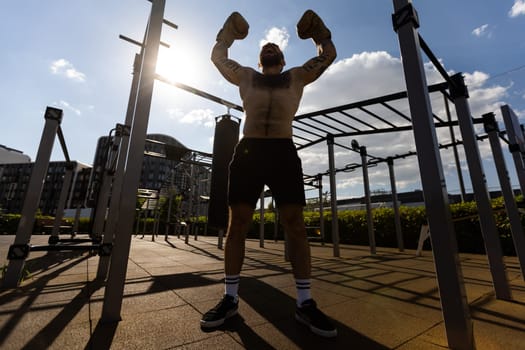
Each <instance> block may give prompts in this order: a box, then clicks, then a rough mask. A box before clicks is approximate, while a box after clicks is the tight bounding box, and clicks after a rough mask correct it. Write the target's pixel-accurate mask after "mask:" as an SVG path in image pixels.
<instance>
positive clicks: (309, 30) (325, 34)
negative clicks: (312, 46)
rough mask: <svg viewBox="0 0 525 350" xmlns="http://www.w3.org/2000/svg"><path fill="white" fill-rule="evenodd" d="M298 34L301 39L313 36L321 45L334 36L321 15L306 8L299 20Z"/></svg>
mask: <svg viewBox="0 0 525 350" xmlns="http://www.w3.org/2000/svg"><path fill="white" fill-rule="evenodd" d="M297 35H299V38H301V39H308V38H312V39H313V41H314V42H315V43H316V44H317V45H320V44H321V43H322V42H323V40H326V39H331V38H332V33H331V32H330V30H329V29H328V28H327V27H326V26H325V24H324V23H323V20H322V19H321V17H319V16H318V15H317V13H315V12H314V11H312V10H306V11H305V12H304V14H303V15H302V17H301V19H300V20H299V22H297Z"/></svg>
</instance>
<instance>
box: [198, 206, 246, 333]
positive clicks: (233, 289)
mask: <svg viewBox="0 0 525 350" xmlns="http://www.w3.org/2000/svg"><path fill="white" fill-rule="evenodd" d="M252 218H253V208H252V207H251V206H249V205H246V204H236V205H233V206H230V221H229V223H228V232H227V234H226V245H225V248H224V282H225V283H224V286H225V288H224V289H225V290H224V292H225V293H224V294H225V295H224V296H223V298H222V300H221V301H220V302H219V303H218V304H217V305H216V306H215V307H214V308H212V309H211V310H209V311H208V312H206V313H205V314H204V315H203V316H202V319H201V327H204V328H212V327H218V326H220V325H222V324H223V323H224V321H225V320H226V319H227V318H229V317H232V316H234V315H236V314H237V310H238V297H237V291H238V289H239V280H240V273H241V268H242V263H243V260H244V247H245V239H246V233H247V232H248V230H249V228H250V225H251V223H252Z"/></svg>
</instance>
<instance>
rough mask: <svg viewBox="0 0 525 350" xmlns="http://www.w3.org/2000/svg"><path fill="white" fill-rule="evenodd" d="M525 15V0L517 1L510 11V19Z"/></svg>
mask: <svg viewBox="0 0 525 350" xmlns="http://www.w3.org/2000/svg"><path fill="white" fill-rule="evenodd" d="M521 15H525V0H515V1H514V5H512V8H511V9H510V11H509V17H518V16H521Z"/></svg>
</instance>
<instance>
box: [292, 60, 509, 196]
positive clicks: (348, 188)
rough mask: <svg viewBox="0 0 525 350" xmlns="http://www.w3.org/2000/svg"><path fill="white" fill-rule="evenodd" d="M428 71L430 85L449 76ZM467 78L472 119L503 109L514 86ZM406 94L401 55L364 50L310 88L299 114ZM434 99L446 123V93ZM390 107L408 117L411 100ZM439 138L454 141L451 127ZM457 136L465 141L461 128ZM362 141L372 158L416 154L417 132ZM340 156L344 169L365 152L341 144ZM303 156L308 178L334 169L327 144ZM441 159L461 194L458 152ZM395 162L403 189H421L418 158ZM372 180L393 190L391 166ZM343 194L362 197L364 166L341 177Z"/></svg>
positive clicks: (482, 76)
mask: <svg viewBox="0 0 525 350" xmlns="http://www.w3.org/2000/svg"><path fill="white" fill-rule="evenodd" d="M424 69H425V72H426V76H427V81H428V83H429V84H434V83H438V82H442V81H443V78H442V77H441V75H440V74H439V72H437V71H436V69H435V68H434V67H433V65H432V64H430V63H426V64H425V65H424ZM453 73H454V72H452V71H450V72H449V74H453ZM463 75H464V77H465V83H466V84H467V86H468V89H469V95H470V98H469V104H470V108H471V112H472V115H474V116H476V117H480V116H481V115H482V114H484V113H487V112H491V111H497V110H498V109H499V106H500V105H501V104H502V101H504V99H505V97H506V94H507V93H508V90H509V88H510V86H499V85H489V78H490V77H489V75H488V74H486V73H484V72H480V71H474V72H472V73H463ZM404 90H406V86H405V81H404V75H403V67H402V62H401V60H400V59H399V58H398V57H394V56H391V55H390V54H389V53H387V52H384V51H377V52H362V53H359V54H354V55H353V56H352V57H349V58H343V59H341V60H339V61H336V62H335V63H334V64H333V65H332V66H331V67H330V68H329V69H328V70H327V71H326V72H325V74H323V76H322V77H321V78H320V79H319V80H318V81H316V82H315V83H313V84H311V85H309V86H307V87H306V89H305V91H304V96H303V101H302V104H301V108H300V111H299V112H298V114H302V113H306V112H312V111H318V110H321V109H325V108H331V107H335V106H341V105H345V104H349V103H353V102H358V101H362V100H366V99H370V98H375V97H381V96H384V95H387V94H390V93H394V92H399V91H404ZM430 98H431V104H432V108H433V112H434V113H435V114H436V115H438V116H440V117H441V118H442V119H446V118H447V117H446V112H445V106H444V102H443V97H442V95H441V94H432V95H431V97H430ZM390 104H391V105H392V106H395V107H396V108H397V109H398V110H400V111H402V112H403V113H405V114H407V115H410V112H409V107H408V103H407V101H406V100H403V101H400V102H395V103H394V102H392V103H390ZM451 112H452V116H453V118H454V119H455V118H456V115H455V111H454V109H453V105H451ZM352 113H353V111H352ZM357 113H358V112H356V116H358V117H359V118H365V116H364V113H363V116H361V115H359V114H357ZM378 113H379V114H380V116H381V117H383V118H385V119H387V120H388V119H390V118H394V117H395V115H394V113H389V112H388V111H385V109H382V110H379V108H378ZM338 118H343V116H342V115H339V117H338ZM341 120H346V119H341ZM390 120H392V119H390ZM376 123H377V121H376ZM352 125H353V123H352ZM360 128H361V129H366V128H365V127H364V126H360ZM478 132H480V133H482V132H483V131H482V130H478ZM321 133H322V132H321ZM437 135H438V142H439V143H442V144H446V143H450V142H451V139H450V134H449V131H448V128H446V130H445V128H443V129H439V130H437ZM456 138H459V139H461V136H460V132H459V129H457V128H456ZM356 139H357V140H358V142H359V143H360V144H361V145H365V146H366V147H367V150H368V153H369V154H371V155H373V156H376V157H388V156H394V155H402V154H405V153H407V152H409V151H415V150H416V148H415V144H414V138H413V132H412V131H403V132H396V133H389V134H381V135H369V136H366V135H361V136H359V137H357V138H356ZM336 143H340V144H343V145H346V146H347V147H348V146H349V144H350V139H349V138H336ZM335 152H336V154H335V163H336V164H335V167H336V168H343V167H344V166H345V165H347V164H352V163H357V164H360V162H361V160H360V156H359V154H357V153H355V152H352V151H349V150H347V149H343V148H341V147H338V146H337V145H336V147H335ZM480 153H481V155H482V157H484V158H486V159H490V157H491V153H490V147H489V144H488V143H487V142H485V143H481V144H480ZM300 156H301V159H302V162H303V170H304V173H305V174H308V175H315V174H318V173H324V172H326V171H327V170H328V161H327V145H326V143H325V142H323V143H319V144H317V145H315V146H311V147H308V148H306V149H304V150H301V151H300ZM441 156H442V164H443V171H444V173H445V176H446V178H447V189H448V190H450V191H456V192H457V189H458V188H459V187H458V185H457V171H456V168H455V162H454V158H453V152H452V149H451V148H449V149H447V150H442V151H441ZM461 159H462V164H464V159H465V157H464V155H462V156H461ZM394 164H395V174H396V183H397V186H398V191H411V190H413V189H418V188H419V189H420V188H421V185H420V182H421V181H420V175H419V165H418V160H417V157H416V156H410V157H407V158H405V159H399V160H396V161H395V162H394ZM467 173H468V171H467V172H466V174H467ZM369 176H370V185H371V188H372V190H374V189H378V188H385V189H387V190H389V189H390V180H389V173H388V168H387V166H386V164H384V163H381V164H379V165H378V166H377V167H375V168H370V169H369ZM467 180H468V179H467ZM323 181H324V186H325V187H329V186H328V177H325V178H324V179H323ZM449 182H450V184H449ZM337 191H338V197H340V198H347V197H355V196H362V195H363V177H362V171H361V169H360V168H358V169H356V170H355V171H353V172H339V173H337Z"/></svg>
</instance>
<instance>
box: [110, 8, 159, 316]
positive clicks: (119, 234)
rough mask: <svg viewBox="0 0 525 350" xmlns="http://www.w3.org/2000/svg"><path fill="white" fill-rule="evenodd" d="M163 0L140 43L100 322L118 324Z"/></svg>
mask: <svg viewBox="0 0 525 350" xmlns="http://www.w3.org/2000/svg"><path fill="white" fill-rule="evenodd" d="M164 7H165V0H153V1H152V6H151V15H150V20H149V24H148V32H147V35H146V40H145V43H144V55H143V57H142V59H143V64H142V71H141V76H140V82H139V89H138V95H137V106H136V113H135V118H134V122H133V126H132V130H131V139H130V145H129V154H128V158H127V164H126V172H125V173H124V179H123V183H122V188H123V192H122V196H121V203H120V215H119V225H118V228H117V230H116V234H115V247H114V249H113V252H112V254H111V264H110V268H109V274H108V281H107V286H106V289H105V293H104V303H103V307H102V317H101V320H102V321H103V322H116V321H119V320H120V311H121V308H122V297H123V294H124V282H125V279H126V270H127V267H128V257H129V250H130V247H131V232H132V229H133V217H134V215H135V202H136V196H137V190H138V185H139V180H140V173H141V170H142V161H143V158H144V147H145V143H146V132H147V128H148V120H149V112H150V107H151V100H152V95H153V84H154V81H155V66H156V62H157V55H158V51H159V45H160V34H161V30H162V20H163V16H164Z"/></svg>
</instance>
